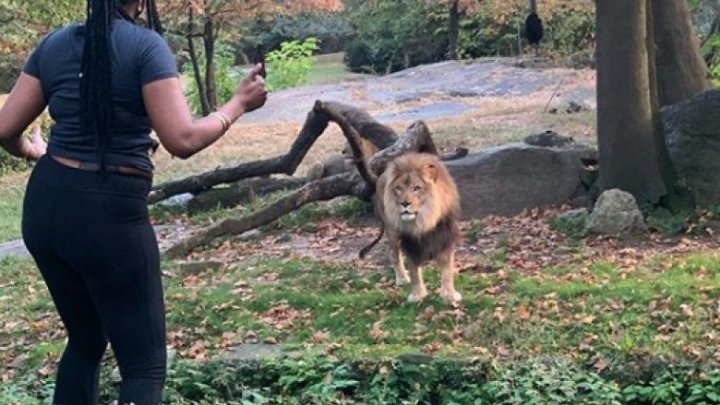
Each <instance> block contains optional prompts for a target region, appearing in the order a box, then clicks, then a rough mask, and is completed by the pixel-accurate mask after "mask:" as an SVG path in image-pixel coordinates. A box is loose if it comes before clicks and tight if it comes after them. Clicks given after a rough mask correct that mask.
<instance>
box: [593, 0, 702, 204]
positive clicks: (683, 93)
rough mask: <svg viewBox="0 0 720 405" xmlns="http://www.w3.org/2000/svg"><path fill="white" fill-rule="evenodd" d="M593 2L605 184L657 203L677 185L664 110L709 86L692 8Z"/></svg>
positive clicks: (672, 3)
mask: <svg viewBox="0 0 720 405" xmlns="http://www.w3.org/2000/svg"><path fill="white" fill-rule="evenodd" d="M596 4H597V70H598V72H597V97H598V111H597V115H598V147H599V158H600V185H601V188H602V189H610V188H620V189H623V190H625V191H628V192H630V193H632V194H633V195H634V196H635V198H636V199H637V200H638V202H639V203H645V202H650V203H657V202H658V201H659V200H660V198H661V197H663V196H665V195H667V194H668V193H670V192H673V191H674V189H675V186H676V185H675V175H674V172H673V169H672V164H671V162H670V159H669V157H668V153H667V148H666V146H665V141H664V136H663V133H662V130H661V128H660V125H659V116H658V112H659V107H660V106H661V105H664V104H667V103H671V102H678V101H682V100H684V99H687V98H689V97H691V96H693V95H694V94H695V93H696V92H697V91H699V90H702V89H703V88H705V87H707V85H708V83H707V80H706V79H705V77H706V75H705V69H704V68H702V66H704V65H702V64H700V65H701V66H699V65H698V63H697V61H698V60H701V58H700V55H699V49H698V44H697V41H696V40H695V39H694V38H695V37H694V35H692V34H691V32H692V30H691V28H690V22H689V14H688V13H687V5H686V4H685V0H658V1H653V0H642V1H628V2H625V1H610V0H599V1H597V3H596ZM655 8H656V9H655ZM672 35H677V36H678V37H677V38H670V36H672ZM659 48H662V49H661V50H660V51H659V53H658V54H657V55H656V53H655V52H656V49H659ZM680 58H683V59H680ZM679 61H682V63H688V67H683V66H681V65H682V64H681V63H679ZM668 80H671V81H677V82H678V83H677V84H675V83H667V81H668Z"/></svg>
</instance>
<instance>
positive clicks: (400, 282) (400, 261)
mask: <svg viewBox="0 0 720 405" xmlns="http://www.w3.org/2000/svg"><path fill="white" fill-rule="evenodd" d="M388 240H389V242H390V255H391V256H392V263H393V269H394V270H395V285H397V286H398V287H400V286H404V285H406V284H408V283H410V276H409V275H408V272H407V269H406V268H405V259H404V257H403V254H402V250H400V240H399V239H398V238H397V237H396V236H395V235H393V234H388Z"/></svg>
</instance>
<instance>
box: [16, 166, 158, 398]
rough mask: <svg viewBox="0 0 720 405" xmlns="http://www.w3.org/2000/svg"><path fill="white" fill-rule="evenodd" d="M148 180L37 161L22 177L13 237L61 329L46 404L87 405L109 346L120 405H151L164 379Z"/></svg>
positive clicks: (94, 391) (156, 256) (156, 249)
mask: <svg viewBox="0 0 720 405" xmlns="http://www.w3.org/2000/svg"><path fill="white" fill-rule="evenodd" d="M150 186H151V182H150V181H149V180H148V179H143V178H140V177H133V176H129V175H123V174H116V173H108V174H107V175H106V176H105V177H102V176H100V175H98V174H97V173H93V172H87V171H81V170H77V169H71V168H68V167H65V166H62V165H60V164H59V163H57V162H55V161H54V160H52V158H49V157H47V156H46V157H43V158H42V159H41V160H40V161H39V162H38V163H37V165H36V167H35V169H34V171H33V173H32V176H31V178H30V181H29V184H28V187H27V193H26V195H25V202H24V209H23V211H24V212H23V224H22V229H23V238H24V240H25V244H26V245H27V247H28V249H29V250H30V253H31V254H32V256H33V258H34V259H35V262H36V263H37V266H38V268H39V269H40V272H41V273H42V276H43V278H44V279H45V283H46V284H47V286H48V289H49V290H50V295H51V296H52V298H53V301H54V302H55V306H56V307H57V310H58V312H59V314H60V317H61V318H62V321H63V323H64V325H65V328H66V329H67V333H68V344H67V347H66V348H65V352H64V353H63V356H62V359H61V361H60V365H59V369H58V373H57V384H56V388H55V397H54V403H56V404H62V405H71V404H72V405H74V404H97V403H98V376H99V369H100V361H101V359H102V356H103V354H104V352H105V349H106V348H107V344H108V341H109V342H110V344H111V346H112V349H113V352H114V353H115V357H116V358H117V361H118V364H119V367H120V375H121V376H122V385H121V388H120V403H121V404H125V403H130V402H134V403H135V404H137V405H146V404H148V405H149V404H152V405H155V404H159V403H160V402H161V399H162V390H163V384H164V382H165V374H166V349H165V308H164V303H163V292H162V281H161V274H160V263H159V254H158V245H157V241H156V239H155V233H154V232H153V229H152V226H151V225H150V221H149V217H148V211H147V195H148V192H149V190H150Z"/></svg>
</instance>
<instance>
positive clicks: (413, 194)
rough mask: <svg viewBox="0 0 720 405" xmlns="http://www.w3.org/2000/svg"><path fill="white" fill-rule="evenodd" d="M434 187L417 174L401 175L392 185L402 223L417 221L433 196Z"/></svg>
mask: <svg viewBox="0 0 720 405" xmlns="http://www.w3.org/2000/svg"><path fill="white" fill-rule="evenodd" d="M432 186H433V184H432V183H431V182H430V181H429V179H426V178H423V175H422V174H421V173H417V172H411V173H406V174H403V175H400V177H398V178H396V179H395V181H393V182H392V183H391V184H390V187H391V189H392V195H393V198H394V201H395V203H396V204H397V207H398V208H399V212H398V213H399V215H400V220H401V221H403V222H413V221H415V220H416V219H417V217H418V214H419V213H420V211H421V210H422V208H423V207H424V206H425V205H426V204H427V202H428V199H429V196H430V195H431V194H432V190H431V189H432Z"/></svg>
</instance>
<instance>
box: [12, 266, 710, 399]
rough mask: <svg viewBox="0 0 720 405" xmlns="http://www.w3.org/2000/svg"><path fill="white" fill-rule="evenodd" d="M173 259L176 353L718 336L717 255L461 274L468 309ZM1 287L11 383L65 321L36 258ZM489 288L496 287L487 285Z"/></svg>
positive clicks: (383, 350)
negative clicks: (254, 345) (15, 368)
mask: <svg viewBox="0 0 720 405" xmlns="http://www.w3.org/2000/svg"><path fill="white" fill-rule="evenodd" d="M668 262H670V263H671V265H670V266H664V265H663V264H665V263H668ZM662 268H664V269H665V270H660V269H662ZM178 269H179V266H178V264H176V263H175V262H164V263H163V270H164V274H165V275H166V277H165V280H164V283H165V290H166V302H167V323H168V331H169V333H170V336H174V338H173V339H172V340H173V342H174V344H176V345H178V346H179V348H180V350H181V355H180V357H181V358H182V357H183V354H182V353H183V350H186V349H188V348H189V347H190V346H192V345H193V344H194V343H195V342H197V341H203V342H204V343H205V347H206V350H207V351H208V354H209V355H210V356H212V355H214V354H216V353H220V352H222V351H223V350H224V347H226V346H227V343H225V344H224V343H223V340H224V338H223V334H225V333H229V332H232V333H234V334H235V335H234V336H236V337H235V341H233V342H231V343H233V344H237V343H241V341H242V340H243V337H244V336H248V334H252V335H253V336H256V337H257V340H258V341H260V342H263V341H266V342H278V343H281V344H284V345H286V346H287V347H289V348H294V350H300V351H301V352H305V351H307V350H310V351H313V350H320V351H322V348H323V347H328V346H329V345H332V347H334V348H335V349H334V351H333V353H335V355H337V356H339V357H341V358H348V359H377V360H381V359H385V358H387V357H396V356H398V355H400V354H403V353H419V352H421V351H423V350H424V348H427V347H434V351H436V353H435V354H437V355H439V356H441V357H458V356H460V357H467V356H474V355H477V353H478V349H477V348H483V349H482V350H483V351H482V352H480V353H489V355H490V356H494V355H497V353H499V352H498V351H499V350H504V351H506V352H507V353H509V354H506V355H508V356H510V358H512V359H514V360H517V361H526V360H527V361H530V360H532V359H534V358H537V357H543V358H544V357H547V358H572V359H575V360H576V361H578V362H580V363H583V362H588V361H594V359H596V358H597V357H598V356H601V357H602V358H605V359H607V361H608V362H609V363H610V364H611V365H614V366H622V365H623V364H625V363H626V362H627V361H628V359H632V358H635V357H637V356H645V357H649V358H660V357H662V358H665V359H670V361H671V362H672V361H674V360H672V359H677V361H679V362H681V361H686V360H687V356H686V355H685V354H683V353H685V351H686V348H687V347H688V346H692V347H694V348H695V349H696V350H699V352H700V353H701V354H702V356H701V357H700V358H697V359H695V361H698V362H699V363H702V362H703V360H702V359H703V358H704V359H710V358H711V356H712V354H713V350H714V347H716V343H717V342H716V339H717V338H716V337H715V335H714V334H713V333H711V331H713V330H715V328H716V315H715V313H716V310H717V302H718V299H720V261H718V255H717V254H696V255H692V256H689V257H686V258H674V259H672V258H667V257H661V256H659V257H657V258H656V259H655V260H653V261H651V264H650V265H649V266H648V267H646V268H638V269H635V270H634V271H621V270H620V269H618V268H617V267H616V266H615V265H613V264H611V263H608V262H602V261H598V262H596V263H594V264H593V265H591V266H590V267H589V268H588V269H586V270H580V269H578V268H573V267H572V266H569V267H566V268H561V269H559V268H555V269H549V271H548V272H545V273H542V274H535V275H524V274H520V273H514V272H512V271H511V272H510V273H508V274H502V273H497V274H490V275H488V274H465V273H463V274H460V275H459V277H458V280H457V284H458V289H459V290H460V291H461V292H462V293H463V295H464V301H463V303H462V305H461V306H460V307H459V308H453V307H451V306H449V305H448V304H446V303H445V302H443V301H442V300H440V299H439V298H438V297H437V296H436V295H434V294H431V295H430V296H429V297H428V298H427V299H426V301H425V302H423V303H420V304H411V303H407V302H406V297H407V295H408V294H409V292H410V288H409V287H402V288H397V287H394V286H393V285H392V283H391V281H390V280H392V274H391V270H390V269H384V270H378V271H358V269H357V268H355V267H353V266H351V265H344V264H334V263H318V262H314V261H311V260H284V259H273V258H267V257H262V256H257V257H255V258H252V259H249V260H246V261H244V262H241V263H235V264H232V265H231V266H229V267H225V268H222V269H220V270H213V271H209V272H207V273H205V274H201V275H199V276H197V278H191V279H184V278H183V277H182V276H180V275H179V270H178ZM568 275H577V276H579V277H572V278H571V277H568ZM425 276H426V282H427V284H428V287H429V289H430V290H431V291H432V290H433V289H434V288H437V287H438V285H439V280H438V274H437V272H436V271H434V270H432V269H429V270H426V272H425ZM0 286H2V288H0V303H2V305H0V325H4V327H3V328H1V329H0V347H6V348H7V349H6V350H7V351H8V352H9V353H12V354H13V356H12V358H15V357H16V356H17V355H22V356H23V360H22V361H20V364H21V366H20V372H19V373H18V374H15V376H16V377H15V379H14V380H12V381H11V382H13V381H14V382H15V383H19V380H18V379H19V378H20V377H21V376H22V375H27V373H32V372H33V370H37V369H38V368H39V367H41V366H42V365H43V364H47V362H48V361H50V362H53V361H55V360H57V358H58V356H59V355H60V354H61V351H62V348H63V345H64V336H63V335H62V334H54V335H53V333H52V332H54V331H55V330H56V329H57V328H59V323H58V322H59V321H58V319H57V316H56V315H55V313H54V309H53V306H52V303H51V301H50V299H49V297H48V294H47V292H46V290H45V287H44V284H43V282H42V280H41V278H40V277H39V275H38V272H37V271H36V270H35V269H34V268H33V265H32V263H31V262H30V261H27V260H5V261H3V262H0ZM489 287H500V290H499V292H494V293H489V292H488V291H489ZM10 303H11V305H8V304H10ZM688 308H689V309H688ZM288 317H289V318H292V320H291V321H286V320H287V319H288ZM8 325H10V326H8ZM318 336H320V337H319V338H318ZM501 348H502V349H501ZM485 351H486V352H485ZM8 387H12V386H11V385H8ZM8 389H9V388H8ZM8 395H10V394H8ZM13 395H15V394H13ZM17 395H20V394H17Z"/></svg>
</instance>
